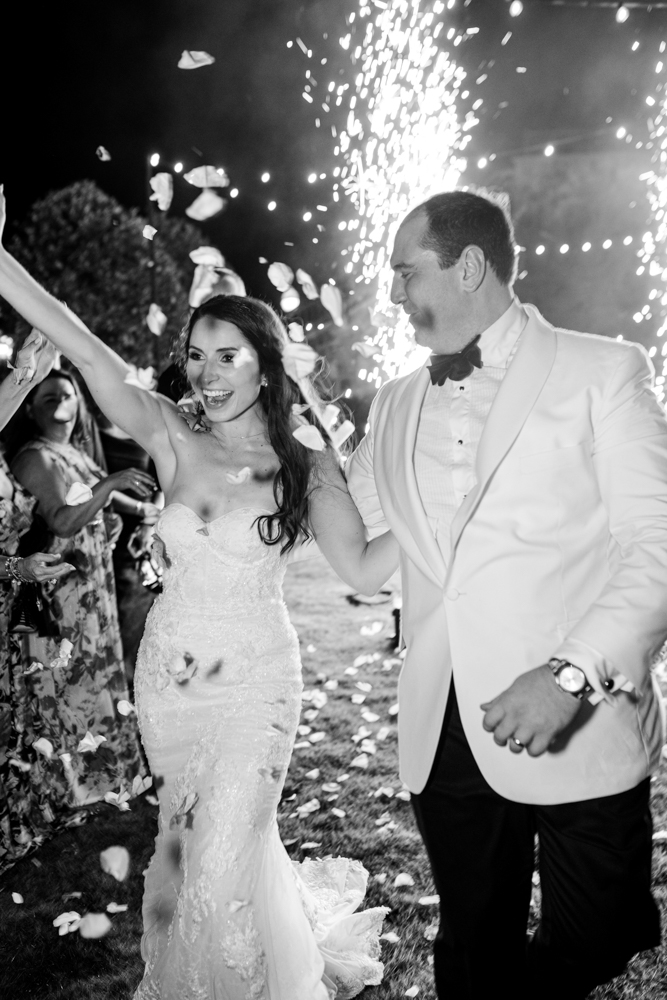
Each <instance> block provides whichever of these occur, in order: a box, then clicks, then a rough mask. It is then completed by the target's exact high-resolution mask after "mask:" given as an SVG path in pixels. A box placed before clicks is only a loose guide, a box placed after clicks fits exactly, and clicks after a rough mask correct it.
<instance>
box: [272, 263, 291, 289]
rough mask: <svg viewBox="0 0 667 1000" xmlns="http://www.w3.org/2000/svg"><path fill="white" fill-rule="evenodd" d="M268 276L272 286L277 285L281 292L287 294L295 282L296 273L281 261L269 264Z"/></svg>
mask: <svg viewBox="0 0 667 1000" xmlns="http://www.w3.org/2000/svg"><path fill="white" fill-rule="evenodd" d="M267 274H268V277H269V281H270V282H271V284H272V285H275V287H276V288H277V289H278V291H279V292H286V291H287V289H288V288H290V286H291V284H292V282H293V281H294V271H293V270H292V268H291V267H288V266H287V264H281V263H280V261H276V262H275V263H274V264H269V269H268V271H267Z"/></svg>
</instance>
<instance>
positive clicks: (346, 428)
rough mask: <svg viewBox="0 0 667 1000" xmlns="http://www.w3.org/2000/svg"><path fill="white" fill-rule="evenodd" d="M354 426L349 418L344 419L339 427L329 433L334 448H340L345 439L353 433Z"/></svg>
mask: <svg viewBox="0 0 667 1000" xmlns="http://www.w3.org/2000/svg"><path fill="white" fill-rule="evenodd" d="M355 430H356V428H355V426H354V424H353V423H352V421H351V420H344V421H343V423H342V424H341V425H340V427H337V428H336V430H335V431H332V433H331V441H332V443H333V446H334V448H342V446H343V445H344V444H345V442H346V441H347V439H348V438H349V437H350V436H351V435H352V434H354V432H355Z"/></svg>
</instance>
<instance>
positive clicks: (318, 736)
mask: <svg viewBox="0 0 667 1000" xmlns="http://www.w3.org/2000/svg"><path fill="white" fill-rule="evenodd" d="M326 736H327V734H326V733H324V732H322V731H320V732H319V733H313V734H312V736H309V737H308V739H309V740H310V742H311V743H321V742H322V740H324V739H326Z"/></svg>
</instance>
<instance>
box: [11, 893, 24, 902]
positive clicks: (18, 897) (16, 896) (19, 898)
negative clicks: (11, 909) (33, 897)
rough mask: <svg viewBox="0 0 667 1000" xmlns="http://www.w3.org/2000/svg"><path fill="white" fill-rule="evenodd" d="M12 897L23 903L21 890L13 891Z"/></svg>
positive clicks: (15, 900)
mask: <svg viewBox="0 0 667 1000" xmlns="http://www.w3.org/2000/svg"><path fill="white" fill-rule="evenodd" d="M12 899H13V900H14V902H15V903H22V902H23V896H22V895H21V893H20V892H13V893H12Z"/></svg>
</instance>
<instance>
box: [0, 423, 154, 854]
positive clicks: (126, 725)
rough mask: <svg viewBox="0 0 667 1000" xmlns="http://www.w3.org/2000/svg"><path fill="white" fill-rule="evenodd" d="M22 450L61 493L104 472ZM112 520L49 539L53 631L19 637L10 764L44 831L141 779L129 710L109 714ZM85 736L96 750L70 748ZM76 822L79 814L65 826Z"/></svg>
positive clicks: (114, 633) (113, 678) (58, 455)
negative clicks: (58, 483)
mask: <svg viewBox="0 0 667 1000" xmlns="http://www.w3.org/2000/svg"><path fill="white" fill-rule="evenodd" d="M31 449H34V450H46V451H48V452H49V454H50V455H51V457H52V458H53V459H54V460H55V464H56V467H57V469H58V471H59V473H60V475H61V476H62V478H63V481H64V484H65V489H66V490H68V489H69V487H70V486H71V485H72V484H73V483H75V482H80V483H84V484H85V485H87V486H91V487H92V486H94V485H95V483H96V482H98V481H99V480H100V479H101V478H103V477H104V475H105V473H104V472H103V471H102V470H101V469H100V468H99V467H98V466H96V465H95V463H94V462H93V461H92V460H91V459H90V458H89V457H88V456H87V455H85V454H84V453H83V452H81V451H79V450H78V449H77V448H75V447H74V446H72V445H63V444H59V443H56V442H51V441H46V440H45V439H41V438H39V439H36V440H35V441H32V442H30V443H29V444H28V445H26V446H25V447H24V448H23V449H22V452H21V453H23V452H25V451H27V450H31ZM19 489H20V487H19ZM119 522H120V519H119V518H118V517H117V515H115V514H109V513H106V512H104V513H100V514H98V515H97V516H96V517H95V518H94V519H93V520H92V521H90V522H89V523H88V524H86V525H85V526H84V527H83V528H82V529H81V530H80V531H78V532H77V533H76V534H75V535H73V536H72V537H70V538H61V537H60V536H58V535H54V534H50V536H49V543H48V545H47V546H46V551H48V552H58V553H60V554H61V555H62V557H63V559H64V560H65V561H66V562H68V563H71V564H72V565H73V566H74V567H75V570H74V572H72V573H68V574H67V575H66V576H64V577H62V578H60V579H58V580H57V581H56V582H55V583H54V584H45V585H44V586H43V588H42V591H43V595H44V598H45V603H46V605H47V607H48V609H49V614H50V617H51V618H52V619H53V620H54V621H55V624H56V628H57V631H58V633H59V634H58V636H57V637H55V638H44V637H41V636H38V635H33V634H28V635H26V636H24V638H23V658H22V671H20V670H19V671H16V672H17V673H21V678H22V679H21V685H22V686H23V689H22V690H19V689H18V688H17V690H16V692H15V707H14V714H15V719H16V726H17V728H19V727H20V728H22V739H21V741H20V746H19V745H18V744H17V745H16V748H15V750H16V752H15V753H14V755H13V756H14V757H15V758H16V763H14V764H13V765H12V764H11V761H10V766H11V767H13V769H14V770H16V771H18V772H21V768H22V767H25V765H26V764H29V766H30V779H31V787H32V792H31V794H32V797H33V799H35V800H36V801H39V803H40V806H39V808H40V811H41V814H42V815H44V816H45V819H46V823H47V824H50V825H51V826H52V827H53V826H63V825H67V823H68V821H69V822H70V823H71V822H72V818H73V813H72V810H77V809H78V808H79V807H81V806H88V805H90V804H92V803H94V802H99V801H100V800H102V799H104V796H105V795H106V794H107V793H114V794H115V795H117V794H119V793H121V792H127V793H128V794H129V795H130V797H131V796H132V794H133V789H132V785H133V782H134V784H135V789H136V786H137V784H138V782H137V781H135V779H138V778H139V777H141V776H143V775H144V774H145V773H146V768H145V765H144V763H143V757H142V752H141V749H140V742H139V736H138V730H137V725H136V717H135V715H134V711H133V710H132V709H130V710H129V714H122V712H119V710H118V703H119V702H123V701H125V702H127V701H128V697H129V695H128V689H127V682H126V678H125V670H124V665H123V651H122V646H121V640H120V631H119V627H118V613H117V610H116V594H115V587H114V574H113V566H112V561H111V553H112V544H113V541H114V539H115V536H116V535H117V532H118V528H119V527H120V523H119ZM114 533H115V534H114ZM63 639H68V640H69V641H70V642H71V643H72V650H71V655H70V656H69V658H67V657H66V656H61V644H62V640H63ZM10 641H15V640H10ZM16 683H17V684H18V680H17V682H16ZM121 709H122V710H125V711H128V706H121ZM21 715H23V718H22V719H21ZM87 732H90V733H91V734H92V736H93V737H95V738H96V739H95V740H93V741H92V742H93V744H94V743H98V744H99V745H98V746H97V748H96V749H87V748H86V745H85V744H84V746H83V747H82V748H81V749H80V750H79V749H78V748H79V745H80V743H81V741H82V740H83V739H84V737H86V733H87ZM100 737H103V738H104V739H103V741H101V742H100ZM35 741H38V745H37V747H35V746H34V745H33V744H34V743H35ZM86 744H88V745H90V744H91V740H90V738H88V740H87V741H86ZM21 773H25V774H27V773H28V772H27V771H26V772H21ZM17 805H18V803H17ZM81 819H82V816H81V814H79V816H78V817H77V818H76V819H75V820H74V822H81ZM0 864H2V858H0Z"/></svg>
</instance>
